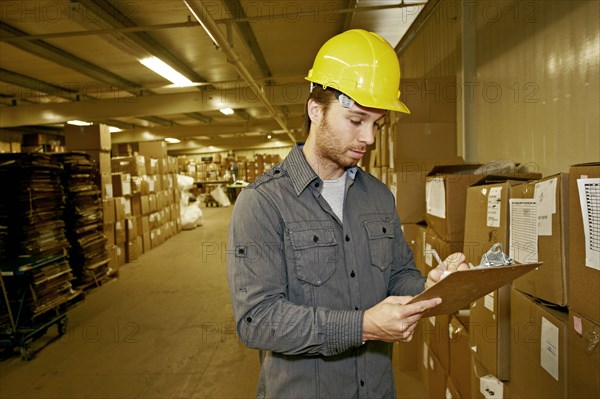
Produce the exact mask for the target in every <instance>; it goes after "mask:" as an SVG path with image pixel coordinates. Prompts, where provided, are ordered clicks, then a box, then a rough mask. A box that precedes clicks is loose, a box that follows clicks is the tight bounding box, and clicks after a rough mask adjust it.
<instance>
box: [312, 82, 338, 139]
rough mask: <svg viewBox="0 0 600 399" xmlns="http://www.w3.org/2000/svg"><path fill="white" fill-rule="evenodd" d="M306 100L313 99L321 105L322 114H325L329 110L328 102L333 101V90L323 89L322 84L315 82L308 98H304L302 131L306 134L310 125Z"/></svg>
mask: <svg viewBox="0 0 600 399" xmlns="http://www.w3.org/2000/svg"><path fill="white" fill-rule="evenodd" d="M308 100H313V101H315V102H316V103H317V104H319V105H321V106H322V107H323V116H327V111H328V110H329V104H331V103H332V102H333V101H335V91H334V90H332V89H325V88H323V86H321V85H319V84H315V85H314V87H313V89H312V91H311V92H310V95H309V96H308V99H307V100H306V104H305V105H304V132H305V133H306V134H307V135H308V133H310V125H311V120H310V117H309V116H308Z"/></svg>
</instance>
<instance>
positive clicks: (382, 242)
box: [363, 220, 394, 270]
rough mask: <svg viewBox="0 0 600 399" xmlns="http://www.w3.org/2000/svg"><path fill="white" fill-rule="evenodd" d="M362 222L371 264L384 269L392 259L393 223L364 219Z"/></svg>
mask: <svg viewBox="0 0 600 399" xmlns="http://www.w3.org/2000/svg"><path fill="white" fill-rule="evenodd" d="M363 223H364V226H365V229H366V230H367V241H368V243H369V256H370V258H371V264H372V265H373V266H376V267H378V268H379V269H381V270H385V269H387V268H388V266H389V265H390V264H391V263H392V261H393V259H392V253H393V249H394V248H393V245H394V224H393V223H392V222H391V221H385V220H381V221H379V220H374V221H365V222H363Z"/></svg>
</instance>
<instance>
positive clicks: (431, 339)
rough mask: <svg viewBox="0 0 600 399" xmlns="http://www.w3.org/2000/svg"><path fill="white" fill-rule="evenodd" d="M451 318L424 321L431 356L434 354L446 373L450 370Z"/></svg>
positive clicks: (441, 317) (444, 316)
mask: <svg viewBox="0 0 600 399" xmlns="http://www.w3.org/2000/svg"><path fill="white" fill-rule="evenodd" d="M449 324H450V316H449V315H441V316H434V317H428V318H427V319H424V320H423V325H422V327H423V329H424V334H425V335H424V339H425V342H427V347H428V348H429V352H430V354H434V355H435V357H436V358H437V359H438V362H439V363H440V366H441V367H442V368H443V369H444V371H445V372H446V373H448V371H449V370H450V332H449V328H448V326H449Z"/></svg>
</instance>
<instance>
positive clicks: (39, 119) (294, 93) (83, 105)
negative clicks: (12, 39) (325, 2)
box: [0, 83, 309, 127]
mask: <svg viewBox="0 0 600 399" xmlns="http://www.w3.org/2000/svg"><path fill="white" fill-rule="evenodd" d="M263 89H264V90H263V91H262V95H263V96H264V97H265V98H268V99H269V102H270V103H271V104H273V105H289V104H304V102H305V101H306V99H307V98H308V94H309V93H308V86H307V85H305V84H303V83H302V84H285V85H273V86H266V87H264V88H263ZM260 103H262V99H259V98H257V97H256V95H255V94H254V92H252V91H250V90H248V88H241V89H233V90H216V91H203V92H191V93H173V94H161V95H149V96H141V97H126V98H112V99H94V100H93V101H79V102H66V103H45V104H31V105H19V106H14V107H5V108H3V109H2V112H0V127H14V126H23V125H47V124H55V123H64V122H66V121H68V120H71V119H84V120H88V121H98V120H103V119H110V118H126V117H146V116H151V115H161V114H163V115H173V114H183V113H188V112H207V111H216V110H219V109H221V108H223V107H231V108H234V109H235V108H248V107H255V106H257V105H259V104H260ZM278 122H281V121H278ZM280 126H281V123H280Z"/></svg>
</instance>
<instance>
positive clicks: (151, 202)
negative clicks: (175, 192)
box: [148, 194, 158, 213]
mask: <svg viewBox="0 0 600 399" xmlns="http://www.w3.org/2000/svg"><path fill="white" fill-rule="evenodd" d="M148 210H149V211H150V213H152V212H156V211H157V210H158V207H157V204H156V194H149V195H148Z"/></svg>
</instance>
